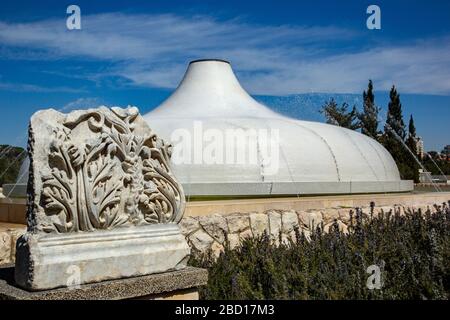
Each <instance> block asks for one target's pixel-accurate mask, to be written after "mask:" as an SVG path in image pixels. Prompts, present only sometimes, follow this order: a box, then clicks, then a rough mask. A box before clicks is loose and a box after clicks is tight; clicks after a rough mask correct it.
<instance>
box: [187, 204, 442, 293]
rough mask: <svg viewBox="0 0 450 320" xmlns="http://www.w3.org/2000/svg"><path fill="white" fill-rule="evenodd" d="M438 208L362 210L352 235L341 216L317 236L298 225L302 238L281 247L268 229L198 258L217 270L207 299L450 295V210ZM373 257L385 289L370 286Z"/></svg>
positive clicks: (199, 264) (207, 289) (212, 274)
mask: <svg viewBox="0 0 450 320" xmlns="http://www.w3.org/2000/svg"><path fill="white" fill-rule="evenodd" d="M449 203H450V202H449ZM437 209H438V210H437V212H436V213H433V214H431V213H430V212H429V211H428V212H426V213H424V212H420V211H409V212H408V213H407V214H406V215H400V214H399V213H398V212H396V213H393V212H388V213H381V214H379V215H376V216H375V215H374V214H373V213H370V214H368V215H366V214H364V213H362V212H361V211H360V210H357V211H356V215H354V216H353V215H352V218H351V222H350V227H349V233H348V235H345V234H343V233H341V232H340V231H339V228H338V225H337V223H335V224H334V226H333V228H331V231H330V232H329V233H328V234H325V233H323V232H321V231H320V228H319V229H318V230H317V231H316V232H314V233H313V234H312V235H311V239H310V240H307V239H306V237H305V236H304V235H303V234H300V233H299V232H298V231H297V241H296V242H290V243H289V244H281V245H280V246H278V247H277V246H276V245H275V244H274V242H273V241H271V240H270V239H269V237H268V236H267V235H263V236H262V237H259V238H253V239H246V240H244V241H243V242H242V244H241V246H240V247H238V248H236V249H234V250H231V249H230V248H229V247H227V248H225V251H224V252H223V253H222V254H221V255H220V257H219V258H217V259H215V258H213V257H212V255H211V254H206V255H203V256H200V255H197V256H196V257H194V258H193V259H192V260H191V264H192V265H194V266H197V267H205V268H207V269H208V270H209V282H208V285H207V286H206V287H205V288H202V289H201V297H202V298H203V299H221V300H222V299H224V300H228V299H238V300H240V299H251V300H260V299H282V300H287V299H296V300H297V299H311V300H317V299H318V300H322V299H448V298H449V297H450V210H449V207H448V205H447V204H443V206H440V207H437ZM322 228H323V225H322ZM370 265H378V266H380V268H381V280H382V283H383V285H382V288H381V290H377V289H375V290H369V289H368V288H367V279H368V277H369V276H370V274H368V273H366V272H367V268H368V267H369V266H370Z"/></svg>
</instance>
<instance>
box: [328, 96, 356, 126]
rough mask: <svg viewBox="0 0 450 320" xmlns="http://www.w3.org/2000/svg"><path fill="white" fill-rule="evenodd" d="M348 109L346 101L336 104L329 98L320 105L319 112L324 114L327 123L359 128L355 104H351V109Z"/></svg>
mask: <svg viewBox="0 0 450 320" xmlns="http://www.w3.org/2000/svg"><path fill="white" fill-rule="evenodd" d="M348 109H349V105H348V104H347V103H345V102H344V103H343V104H342V105H341V106H338V105H337V103H336V101H335V100H334V99H333V98H331V99H330V100H329V101H327V102H326V103H325V104H324V105H323V106H322V109H321V111H320V113H322V114H324V116H325V119H326V120H327V123H329V124H333V125H336V126H340V127H343V128H347V129H351V130H356V129H358V128H359V123H358V112H357V111H356V107H355V106H353V108H352V110H351V111H349V110H348Z"/></svg>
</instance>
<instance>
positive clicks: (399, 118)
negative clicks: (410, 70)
mask: <svg viewBox="0 0 450 320" xmlns="http://www.w3.org/2000/svg"><path fill="white" fill-rule="evenodd" d="M389 97H390V101H389V104H388V112H387V118H386V124H385V126H384V136H383V139H382V143H383V145H384V147H385V148H386V149H387V150H388V151H389V152H390V153H391V155H392V157H393V158H394V160H395V162H396V164H397V167H398V169H399V171H400V176H401V178H402V179H406V180H414V181H416V182H417V181H418V164H417V162H416V160H415V159H414V158H413V156H412V155H411V153H410V152H409V151H408V150H407V149H406V147H405V145H406V146H408V145H409V143H411V142H409V143H408V141H406V126H405V123H404V121H403V113H402V104H401V102H400V95H399V94H398V92H397V89H396V88H395V86H392V88H391V91H390V93H389ZM411 129H412V132H411V133H414V135H415V127H414V121H413V123H411ZM404 144H405V145H404ZM415 149H416V148H415V147H414V149H412V150H411V151H412V152H413V153H415V152H416V151H414V150H415Z"/></svg>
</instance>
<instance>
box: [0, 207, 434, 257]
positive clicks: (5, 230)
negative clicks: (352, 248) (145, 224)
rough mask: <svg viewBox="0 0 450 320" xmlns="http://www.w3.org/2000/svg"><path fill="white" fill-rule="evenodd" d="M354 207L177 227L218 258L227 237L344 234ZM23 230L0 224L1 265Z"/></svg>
mask: <svg viewBox="0 0 450 320" xmlns="http://www.w3.org/2000/svg"><path fill="white" fill-rule="evenodd" d="M413 208H414V209H419V208H420V209H422V211H424V210H427V209H430V210H432V211H433V210H434V206H433V205H432V204H431V203H428V204H423V205H415V206H409V205H408V206H406V205H393V206H380V207H375V208H374V212H375V214H377V213H378V212H381V211H382V210H383V211H384V212H388V211H390V210H395V211H399V212H400V213H404V212H405V210H408V209H413ZM351 210H353V211H355V208H353V207H335V208H324V209H314V210H304V211H299V210H292V209H290V210H266V211H261V212H256V211H254V212H236V213H228V214H210V215H202V216H189V215H187V216H185V217H184V218H183V220H182V221H181V223H180V227H181V229H182V233H183V234H184V235H185V236H186V238H187V240H188V243H189V245H190V246H191V247H192V248H193V249H195V250H198V251H200V252H208V251H209V250H212V252H213V253H214V254H215V255H219V254H220V252H221V251H222V250H223V249H224V245H225V242H226V241H225V239H226V235H227V236H228V241H229V242H230V246H231V247H232V248H234V247H236V246H237V245H239V243H240V241H241V240H242V239H244V238H246V237H253V236H258V235H261V234H263V233H264V231H266V232H267V233H268V234H269V235H271V236H272V237H273V239H274V240H275V241H279V234H280V233H281V237H282V241H287V240H288V239H289V238H291V239H293V240H295V229H296V228H298V229H299V230H302V231H304V233H305V235H306V236H308V234H309V233H310V232H311V231H312V230H313V228H314V226H317V225H321V224H322V222H323V224H324V231H325V232H327V231H328V230H329V228H330V226H331V225H332V224H333V223H334V221H335V220H336V221H337V223H338V224H339V227H340V229H341V230H342V231H343V232H347V228H348V227H347V226H348V224H349V220H350V211H351ZM362 210H363V212H365V213H369V212H370V207H369V206H365V207H362ZM25 230H26V227H25V226H24V225H19V224H8V223H0V265H1V264H7V263H13V262H14V256H15V242H16V241H17V239H18V237H19V236H20V235H21V234H23V233H24V232H25Z"/></svg>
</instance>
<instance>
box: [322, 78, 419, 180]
mask: <svg viewBox="0 0 450 320" xmlns="http://www.w3.org/2000/svg"><path fill="white" fill-rule="evenodd" d="M389 98H390V101H389V103H388V108H387V114H386V120H385V123H384V126H383V130H380V129H379V127H380V120H379V119H380V112H381V108H379V107H378V106H377V105H376V104H375V95H374V92H373V83H372V80H369V84H368V86H367V90H364V92H363V108H362V111H361V112H358V110H357V108H356V106H353V107H352V108H350V106H349V105H348V103H346V102H344V103H342V104H341V105H338V104H337V103H336V101H335V100H334V99H333V98H331V99H330V100H329V101H327V102H326V103H325V104H324V105H323V106H322V108H321V110H320V112H321V113H322V114H323V115H324V116H325V118H326V122H327V123H329V124H333V125H337V126H340V127H344V128H348V129H351V130H360V131H361V133H362V134H365V135H367V136H369V137H370V138H373V139H375V140H377V141H378V142H379V143H381V144H382V145H383V146H384V147H385V148H386V149H387V150H388V151H389V152H390V154H391V155H392V157H393V158H394V160H395V162H396V164H397V166H398V169H399V171H400V176H401V178H402V179H405V180H414V181H415V182H418V181H419V163H418V162H417V161H418V160H417V143H416V141H417V133H416V127H415V125H414V118H413V116H412V115H411V116H410V119H409V124H408V127H406V124H405V121H404V118H403V111H402V103H401V101H400V94H399V93H398V92H397V89H396V87H395V86H392V88H391V90H390V92H389ZM408 149H409V150H408Z"/></svg>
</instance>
